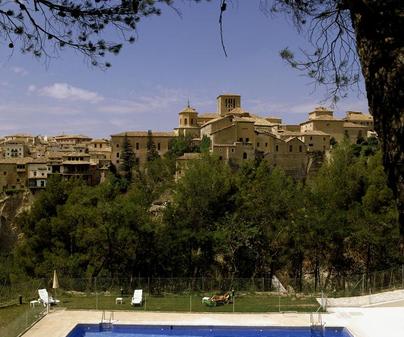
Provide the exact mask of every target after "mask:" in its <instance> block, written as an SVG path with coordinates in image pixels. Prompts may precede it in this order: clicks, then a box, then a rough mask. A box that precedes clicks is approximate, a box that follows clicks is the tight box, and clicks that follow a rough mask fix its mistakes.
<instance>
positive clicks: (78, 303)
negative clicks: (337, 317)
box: [58, 293, 319, 312]
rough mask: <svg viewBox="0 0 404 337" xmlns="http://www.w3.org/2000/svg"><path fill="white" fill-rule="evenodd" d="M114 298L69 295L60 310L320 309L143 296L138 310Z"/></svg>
mask: <svg viewBox="0 0 404 337" xmlns="http://www.w3.org/2000/svg"><path fill="white" fill-rule="evenodd" d="M116 297H117V296H113V295H109V296H104V295H98V299H97V297H96V296H95V295H94V294H93V295H84V294H83V295H81V296H80V295H78V294H74V295H70V294H66V293H64V294H61V295H60V296H58V299H60V300H61V304H60V306H62V307H66V308H68V309H98V310H147V311H174V312H175V311H180V312H233V310H234V311H235V312H279V311H299V312H313V311H316V310H317V309H318V307H319V305H318V303H317V302H316V300H315V298H313V297H291V296H289V297H285V296H281V297H279V296H274V295H269V294H260V295H250V294H246V295H240V296H237V297H236V299H235V301H234V304H233V303H230V304H224V305H220V306H216V307H208V306H206V305H205V304H202V303H201V300H202V296H199V295H192V296H189V295H171V294H170V295H165V296H148V295H147V294H146V295H144V303H143V306H141V307H133V306H131V305H130V301H131V298H130V297H129V296H128V297H123V299H124V300H123V304H116V303H115V298H116Z"/></svg>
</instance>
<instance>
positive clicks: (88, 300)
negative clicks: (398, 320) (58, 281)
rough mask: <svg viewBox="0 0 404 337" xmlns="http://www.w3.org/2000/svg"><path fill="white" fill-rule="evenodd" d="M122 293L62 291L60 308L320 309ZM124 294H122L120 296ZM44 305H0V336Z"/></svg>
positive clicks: (254, 298)
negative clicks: (136, 300)
mask: <svg viewBox="0 0 404 337" xmlns="http://www.w3.org/2000/svg"><path fill="white" fill-rule="evenodd" d="M116 297H118V295H104V294H102V295H101V294H99V295H98V296H97V297H96V296H95V294H85V293H67V292H62V291H61V292H60V293H59V294H58V296H57V298H58V299H59V300H60V301H61V303H60V304H59V307H62V308H67V309H71V310H74V309H84V310H85V309H88V310H95V309H98V310H112V311H116V310H141V311H145V310H146V311H167V312H169V311H171V312H233V310H234V311H235V312H279V311H299V312H313V311H316V310H317V309H318V306H319V305H318V303H317V302H316V300H315V298H314V297H293V296H288V297H286V296H281V297H279V296H276V295H272V294H266V293H263V294H238V295H237V296H236V298H235V301H234V303H229V304H224V305H220V306H216V307H208V306H206V305H204V304H202V303H201V299H202V296H201V295H192V296H189V295H173V294H169V295H168V294H167V295H164V296H149V295H148V294H144V297H143V298H144V303H143V305H142V306H137V307H133V306H131V305H130V301H131V297H130V296H126V297H125V296H124V297H123V303H122V304H116V303H115V298H116ZM119 297H120V296H119ZM43 310H44V308H43V307H42V306H38V305H37V306H36V307H35V308H34V309H33V308H30V307H29V305H28V304H27V303H25V304H22V305H12V306H8V307H4V308H0V336H7V337H14V336H17V335H18V334H19V333H20V332H22V331H23V330H24V329H25V328H26V327H27V326H29V325H30V324H31V323H32V322H34V321H35V320H36V319H38V318H39V317H40V313H41V311H43Z"/></svg>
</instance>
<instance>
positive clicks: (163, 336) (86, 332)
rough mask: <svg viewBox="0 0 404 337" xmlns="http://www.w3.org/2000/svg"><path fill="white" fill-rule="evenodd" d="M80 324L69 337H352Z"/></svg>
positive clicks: (293, 330)
mask: <svg viewBox="0 0 404 337" xmlns="http://www.w3.org/2000/svg"><path fill="white" fill-rule="evenodd" d="M323 331H324V332H322V331H318V330H317V331H312V330H311V329H310V327H224V326H214V327H213V326H210V327H209V326H167V325H152V326H151V325H147V326H146V325H119V324H118V325H115V324H114V325H113V326H112V328H108V329H103V328H102V326H100V325H99V324H78V325H77V326H76V327H75V328H74V329H73V330H72V331H71V332H70V333H69V334H68V335H67V337H352V335H351V334H350V333H349V332H348V330H347V329H345V328H331V327H327V328H325V329H324V330H323Z"/></svg>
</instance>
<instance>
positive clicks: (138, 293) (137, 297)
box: [131, 289, 143, 305]
mask: <svg viewBox="0 0 404 337" xmlns="http://www.w3.org/2000/svg"><path fill="white" fill-rule="evenodd" d="M142 303H143V290H142V289H136V290H135V291H134V292H133V297H132V301H131V304H132V305H142Z"/></svg>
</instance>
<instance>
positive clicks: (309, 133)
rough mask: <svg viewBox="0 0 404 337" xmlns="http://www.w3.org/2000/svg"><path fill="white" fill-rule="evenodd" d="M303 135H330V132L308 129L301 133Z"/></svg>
mask: <svg viewBox="0 0 404 337" xmlns="http://www.w3.org/2000/svg"><path fill="white" fill-rule="evenodd" d="M300 134H301V135H302V136H307V135H309V136H310V135H313V136H329V134H328V133H326V132H323V131H320V130H306V131H303V132H301V133H300Z"/></svg>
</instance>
